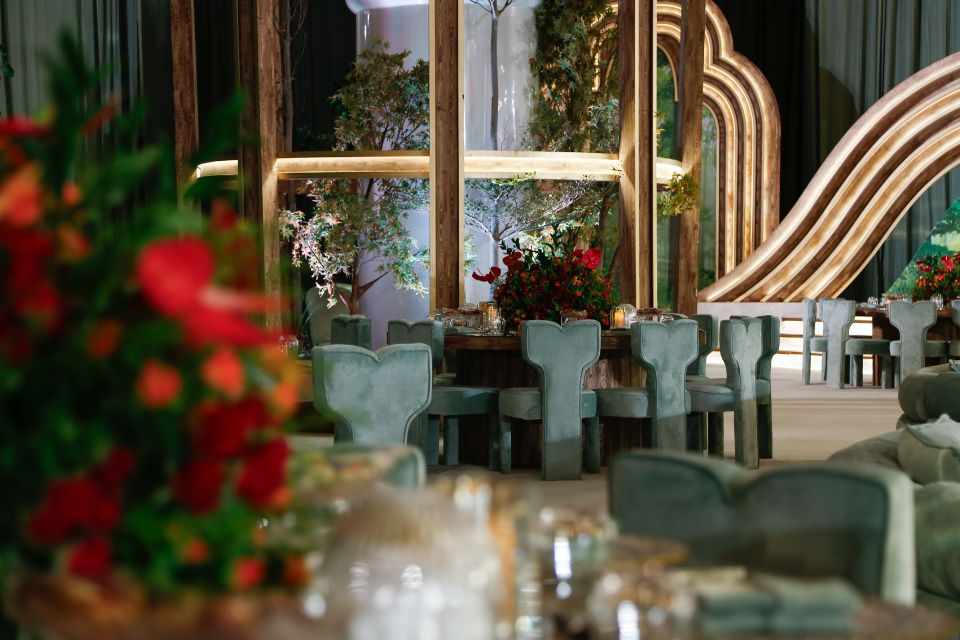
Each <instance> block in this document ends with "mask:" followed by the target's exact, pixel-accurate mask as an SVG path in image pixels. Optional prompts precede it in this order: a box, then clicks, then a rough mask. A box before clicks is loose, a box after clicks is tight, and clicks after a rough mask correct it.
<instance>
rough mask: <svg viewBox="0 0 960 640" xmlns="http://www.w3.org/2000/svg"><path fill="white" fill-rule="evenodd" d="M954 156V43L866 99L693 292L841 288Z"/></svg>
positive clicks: (958, 156)
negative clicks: (792, 201)
mask: <svg viewBox="0 0 960 640" xmlns="http://www.w3.org/2000/svg"><path fill="white" fill-rule="evenodd" d="M958 164H960V53H955V54H953V55H951V56H949V57H947V58H944V59H943V60H941V61H939V62H937V63H935V64H932V65H930V66H929V67H927V68H925V69H923V70H921V71H919V72H918V73H916V74H914V75H912V76H910V77H909V78H907V79H906V80H904V81H903V82H901V83H900V84H898V85H897V86H896V87H894V88H893V89H892V90H891V91H889V92H888V93H887V94H886V95H884V96H883V97H882V98H881V99H880V100H878V101H877V102H876V103H874V105H873V106H871V107H870V109H868V110H867V112H866V113H864V114H863V116H861V117H860V119H859V120H857V122H856V123H854V125H853V126H852V127H851V128H850V130H849V131H848V132H847V133H846V134H845V135H844V136H843V138H842V139H841V140H840V142H838V143H837V145H836V146H835V147H834V149H833V151H831V152H830V155H829V156H827V159H826V160H825V161H824V163H823V165H822V166H821V167H820V169H819V170H818V171H817V173H816V175H814V177H813V180H811V181H810V184H809V185H808V186H807V188H806V189H805V190H804V192H803V194H802V195H801V196H800V199H799V200H798V201H797V203H796V205H795V206H794V207H793V209H792V210H791V211H790V213H789V214H788V215H787V217H786V218H784V219H783V221H782V222H781V223H780V226H779V227H778V228H777V229H776V231H774V233H773V234H772V235H771V236H770V238H769V239H768V240H767V241H766V242H765V243H764V244H763V246H762V247H760V248H759V249H758V250H757V251H755V252H754V253H753V255H751V256H750V257H749V258H748V259H747V260H746V261H744V262H743V263H742V264H740V265H739V266H738V267H737V268H736V269H734V270H733V271H732V272H730V273H728V274H727V275H726V276H724V277H723V278H721V279H720V280H718V281H717V282H715V283H714V284H712V285H710V286H709V287H707V288H706V289H704V290H703V291H701V292H700V294H699V296H698V298H699V299H700V300H701V301H711V302H713V301H731V302H732V301H755V302H763V301H778V302H779V301H796V300H800V299H803V298H819V297H831V296H837V295H839V294H841V293H842V292H843V290H844V289H846V288H847V286H849V284H850V283H851V282H852V281H853V279H854V278H855V277H856V276H857V274H859V273H860V272H861V271H862V270H863V268H864V267H865V266H866V265H867V263H868V262H869V260H870V258H871V257H872V256H873V254H874V253H876V251H877V249H878V248H879V247H880V245H881V244H882V243H883V241H884V240H886V238H887V236H888V235H889V234H890V232H891V231H892V230H893V228H894V227H895V226H896V224H897V222H898V221H899V220H900V218H902V217H903V215H904V214H905V213H906V212H907V210H908V209H909V208H910V206H911V205H912V204H913V203H914V201H915V200H916V199H917V198H918V197H919V196H920V194H921V193H923V192H924V191H925V190H926V189H927V188H928V187H929V186H930V185H931V184H932V183H933V182H935V181H936V180H937V179H938V178H939V177H940V176H942V175H943V174H944V173H946V172H947V171H949V170H950V169H952V168H953V167H955V166H957V165H958Z"/></svg>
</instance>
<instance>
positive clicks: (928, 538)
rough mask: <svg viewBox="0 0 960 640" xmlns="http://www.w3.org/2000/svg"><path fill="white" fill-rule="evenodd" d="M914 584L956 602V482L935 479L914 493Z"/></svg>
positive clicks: (959, 573)
mask: <svg viewBox="0 0 960 640" xmlns="http://www.w3.org/2000/svg"><path fill="white" fill-rule="evenodd" d="M914 504H915V506H914V509H915V516H914V517H915V522H916V531H917V587H918V588H919V589H921V590H922V591H925V592H928V593H931V594H933V595H935V596H939V597H941V598H948V599H950V600H952V601H954V602H955V603H956V602H960V542H958V540H957V531H958V530H960V483H956V482H937V483H934V484H929V485H926V486H924V487H921V488H919V489H917V490H916V492H915V493H914Z"/></svg>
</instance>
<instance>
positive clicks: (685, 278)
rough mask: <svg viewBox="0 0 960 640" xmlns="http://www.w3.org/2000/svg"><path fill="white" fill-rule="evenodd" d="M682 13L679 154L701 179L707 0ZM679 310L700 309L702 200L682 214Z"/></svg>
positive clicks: (688, 0)
mask: <svg viewBox="0 0 960 640" xmlns="http://www.w3.org/2000/svg"><path fill="white" fill-rule="evenodd" d="M681 5H682V12H681V14H680V126H679V134H680V150H681V152H680V158H681V163H682V165H683V171H684V173H687V174H689V175H691V176H693V177H694V179H696V180H697V182H698V183H699V182H700V178H701V175H700V159H701V146H702V144H703V140H702V139H703V135H702V133H703V132H702V128H703V115H702V112H703V34H704V28H705V25H706V0H682V2H681ZM677 244H678V249H679V250H678V251H677V260H676V268H677V279H676V283H677V296H676V310H677V311H678V312H679V313H684V314H687V315H691V314H694V313H696V312H697V288H698V287H699V285H700V204H699V203H697V206H696V207H695V208H693V209H691V210H690V211H686V212H684V213H683V214H681V215H680V233H679V239H678V243H677Z"/></svg>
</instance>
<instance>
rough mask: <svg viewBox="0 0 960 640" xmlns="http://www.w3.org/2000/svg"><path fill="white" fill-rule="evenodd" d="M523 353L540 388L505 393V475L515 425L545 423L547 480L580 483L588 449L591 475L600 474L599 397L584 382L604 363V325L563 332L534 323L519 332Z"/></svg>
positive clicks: (588, 323)
mask: <svg viewBox="0 0 960 640" xmlns="http://www.w3.org/2000/svg"><path fill="white" fill-rule="evenodd" d="M520 350H521V353H522V354H523V359H524V360H526V361H527V362H528V363H529V364H531V365H533V367H534V368H535V369H536V370H537V375H538V377H539V380H540V386H539V387H538V388H511V389H501V390H500V470H501V471H502V472H503V473H510V465H511V455H512V452H513V449H512V447H511V428H512V425H511V420H541V421H542V423H543V466H542V477H543V479H544V480H578V479H580V470H581V466H582V463H583V462H584V460H583V457H584V456H583V452H584V449H585V450H586V456H585V457H586V460H585V463H586V469H587V471H590V472H597V471H599V470H600V424H599V421H598V420H597V417H596V413H597V396H596V394H595V393H594V392H593V391H590V390H585V389H583V378H584V375H585V374H586V372H587V369H589V368H590V367H591V366H593V365H594V364H595V363H596V362H597V360H598V359H599V358H600V323H599V322H597V321H596V320H578V321H575V322H568V323H567V324H566V325H564V326H563V327H561V326H560V325H558V324H556V323H555V322H548V321H546V320H529V321H527V322H524V323H523V324H522V325H521V328H520ZM584 431H586V438H585V440H586V442H585V443H584V437H583V433H584Z"/></svg>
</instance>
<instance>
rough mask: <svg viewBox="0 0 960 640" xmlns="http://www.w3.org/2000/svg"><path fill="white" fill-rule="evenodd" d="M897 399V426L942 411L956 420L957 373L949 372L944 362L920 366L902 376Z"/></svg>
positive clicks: (959, 399)
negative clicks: (899, 414)
mask: <svg viewBox="0 0 960 640" xmlns="http://www.w3.org/2000/svg"><path fill="white" fill-rule="evenodd" d="M898 399H899V400H900V408H901V409H902V410H903V415H902V416H900V422H899V424H898V425H897V426H898V427H903V426H905V425H908V424H919V423H923V422H927V421H928V420H936V419H937V418H939V417H940V416H942V415H944V414H946V415H948V416H950V417H951V418H952V419H954V420H958V421H960V373H957V372H954V371H951V370H950V365H948V364H940V365H937V366H934V367H925V368H923V369H920V370H919V371H917V372H915V373H913V374H911V375H909V376H907V377H906V378H904V379H903V382H901V384H900V392H899V395H898Z"/></svg>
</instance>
